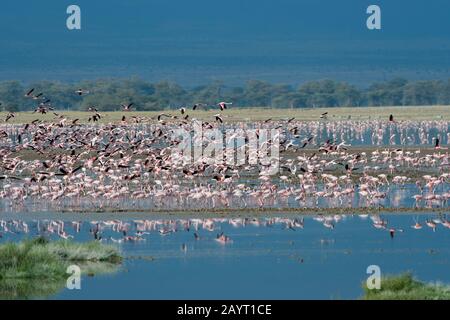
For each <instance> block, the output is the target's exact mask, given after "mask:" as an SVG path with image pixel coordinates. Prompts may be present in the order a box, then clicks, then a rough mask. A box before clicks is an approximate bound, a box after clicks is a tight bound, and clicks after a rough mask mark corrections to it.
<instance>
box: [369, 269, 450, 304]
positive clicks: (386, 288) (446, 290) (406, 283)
mask: <svg viewBox="0 0 450 320" xmlns="http://www.w3.org/2000/svg"><path fill="white" fill-rule="evenodd" d="M363 288H364V296H363V299H365V300H450V287H449V286H445V285H442V284H431V283H424V282H421V281H419V280H416V279H414V277H413V276H412V274H410V273H405V274H402V275H399V276H388V277H385V278H382V279H381V289H380V290H376V289H373V290H369V289H368V288H367V286H366V284H365V283H364V284H363Z"/></svg>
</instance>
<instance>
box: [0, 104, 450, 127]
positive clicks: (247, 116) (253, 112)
mask: <svg viewBox="0 0 450 320" xmlns="http://www.w3.org/2000/svg"><path fill="white" fill-rule="evenodd" d="M56 112H57V113H59V114H60V115H63V116H65V117H67V118H68V119H70V120H74V119H80V121H79V122H80V123H87V122H88V121H87V120H88V118H89V116H90V115H91V113H90V112H83V111H56ZM324 112H328V121H333V120H335V121H336V120H348V119H349V116H350V119H353V120H369V119H384V120H387V119H388V117H389V115H390V114H393V115H394V118H395V119H397V120H440V119H442V120H450V106H423V107H364V108H363V107H361V108H348V107H344V108H317V109H273V108H233V107H230V108H229V109H227V110H224V111H219V110H216V109H215V110H208V111H203V110H196V111H192V110H187V114H189V116H190V118H197V119H199V120H206V121H214V118H213V115H214V114H217V113H220V114H222V116H223V118H224V120H225V121H228V122H235V121H262V120H265V119H268V118H271V119H272V120H282V119H289V118H292V117H295V118H296V119H297V120H303V121H313V120H319V119H320V118H319V117H320V115H321V114H322V113H324ZM100 113H101V115H102V116H103V118H102V119H101V121H100V123H110V122H119V121H121V119H122V116H123V115H125V116H126V117H127V118H128V119H130V118H131V117H132V116H139V117H153V118H156V117H157V116H158V115H159V114H161V113H165V114H170V115H177V116H181V114H180V112H179V111H178V110H164V111H146V112H100ZM6 114H7V113H5V112H0V119H1V120H0V121H1V122H3V121H4V119H5V118H6ZM35 119H40V120H42V121H47V122H49V121H53V120H54V119H55V115H54V114H53V113H51V112H50V113H48V114H45V115H41V114H37V113H32V112H19V113H16V116H15V118H12V119H11V120H9V121H8V123H28V122H31V121H33V120H35ZM164 119H165V120H167V118H164ZM154 121H155V122H156V120H154ZM168 121H170V120H168Z"/></svg>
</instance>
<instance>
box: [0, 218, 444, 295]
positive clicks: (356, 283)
mask: <svg viewBox="0 0 450 320" xmlns="http://www.w3.org/2000/svg"><path fill="white" fill-rule="evenodd" d="M431 217H434V216H423V215H422V216H420V217H416V216H412V215H386V216H384V217H382V218H384V219H387V220H388V224H389V226H388V228H390V227H393V228H398V229H403V232H396V234H395V236H394V238H391V237H390V235H389V232H388V231H387V230H381V229H376V228H374V227H373V225H372V221H371V219H370V218H365V219H364V218H361V217H359V216H356V215H355V216H348V217H345V218H343V219H342V220H340V221H338V222H336V221H335V222H333V223H334V226H335V227H334V229H328V228H325V227H324V226H323V224H322V223H321V222H318V221H315V220H313V218H312V217H306V218H305V220H304V229H301V228H294V229H290V228H286V225H285V223H275V224H273V225H271V226H265V225H264V224H265V219H264V218H261V219H260V226H254V225H252V224H250V223H249V224H247V225H245V226H244V227H234V226H232V225H230V224H229V223H228V221H227V220H224V221H223V222H218V221H216V222H215V223H214V225H215V229H214V230H213V231H207V230H205V229H202V228H201V227H200V228H199V229H198V231H194V230H193V227H192V226H191V228H190V230H189V231H187V230H183V229H182V228H181V227H179V226H180V224H177V225H178V227H177V231H176V232H171V233H169V234H168V235H164V236H163V235H161V234H160V233H159V232H158V231H157V230H150V234H148V235H144V236H143V238H144V239H145V241H139V242H123V243H120V244H116V245H118V246H119V247H120V249H121V250H122V252H123V254H124V255H125V256H126V257H127V259H125V262H124V264H123V265H122V267H121V268H120V271H119V272H117V273H115V274H109V275H100V276H95V277H84V278H83V279H82V284H81V290H68V289H64V290H63V291H61V292H60V293H59V294H57V295H56V296H54V297H53V298H55V299H80V298H81V299H99V298H100V299H118V298H121V299H353V298H357V297H359V296H361V295H362V289H361V283H362V282H363V281H365V279H367V277H368V275H367V274H366V269H367V267H368V266H369V265H378V266H380V268H381V272H382V274H398V273H401V272H404V271H412V272H413V273H414V275H415V276H417V277H418V278H419V279H421V280H425V281H433V282H434V281H442V282H444V283H450V273H449V272H448V270H449V267H450V260H449V258H450V255H449V253H450V229H449V228H446V227H444V226H443V225H442V224H438V226H437V229H436V231H435V232H433V231H432V229H431V228H429V227H427V226H426V225H425V218H431ZM417 219H419V222H420V223H421V224H422V225H423V228H422V229H421V230H416V229H413V228H412V227H411V226H412V225H413V224H414V223H415V220H417ZM131 223H132V222H131ZM29 225H30V230H31V232H30V234H32V233H33V222H30V223H29ZM91 227H92V224H90V223H84V225H83V227H82V229H81V232H79V233H77V234H75V233H74V232H71V231H72V230H71V229H70V227H66V229H67V232H68V233H71V234H75V240H76V241H86V240H88V239H91V238H92V234H91V233H89V229H90V228H91ZM158 228H160V227H158ZM158 228H157V229H158ZM133 232H134V231H133V228H131V229H130V230H129V231H128V233H129V234H130V235H131V234H133ZM194 232H197V234H198V235H199V236H200V239H199V240H196V239H195V238H194V235H193V234H194ZM221 232H224V234H226V235H227V236H229V237H230V238H231V239H232V242H230V243H226V244H221V243H219V242H217V241H215V238H216V235H217V234H218V233H221ZM110 236H113V238H114V239H118V238H120V235H119V233H117V232H113V231H111V230H107V229H104V230H103V232H102V237H103V239H104V240H105V239H109V237H110ZM20 237H21V236H20V235H12V234H11V235H6V234H4V236H3V239H1V241H2V242H3V241H6V240H7V239H10V240H13V239H19V238H20ZM52 237H56V236H52ZM104 242H106V243H107V242H111V241H110V240H106V241H104ZM183 244H185V246H186V248H187V249H186V250H182V245H183ZM137 256H152V257H153V258H154V260H152V261H150V260H144V259H136V257H137Z"/></svg>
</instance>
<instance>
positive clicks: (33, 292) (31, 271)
mask: <svg viewBox="0 0 450 320" xmlns="http://www.w3.org/2000/svg"><path fill="white" fill-rule="evenodd" d="M121 261H122V257H121V256H120V254H119V251H118V250H117V248H115V247H113V246H109V245H103V244H101V243H99V242H87V243H75V242H71V241H56V242H49V241H47V240H46V239H44V238H37V239H34V240H25V241H23V242H20V243H6V244H2V245H0V298H2V299H12V298H33V297H47V296H50V295H52V294H55V293H57V292H58V291H59V290H61V289H62V288H63V287H64V285H65V281H66V279H67V277H68V276H69V275H68V274H67V273H66V270H67V267H68V266H69V265H71V264H76V265H78V266H79V267H80V268H81V272H82V273H83V274H88V275H93V274H104V273H112V272H115V271H116V270H117V267H118V264H119V263H120V262H121Z"/></svg>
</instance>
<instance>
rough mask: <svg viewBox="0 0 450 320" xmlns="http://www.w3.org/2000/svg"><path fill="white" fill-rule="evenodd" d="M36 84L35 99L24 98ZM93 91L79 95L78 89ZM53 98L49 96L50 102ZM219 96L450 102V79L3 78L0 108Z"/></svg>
mask: <svg viewBox="0 0 450 320" xmlns="http://www.w3.org/2000/svg"><path fill="white" fill-rule="evenodd" d="M31 88H34V91H33V92H34V94H36V95H38V94H39V93H42V95H41V96H39V97H38V98H36V99H30V98H29V97H25V96H24V95H25V93H27V92H28V91H29V90H30V89H31ZM79 89H82V90H84V91H89V93H88V94H83V95H79V94H77V93H76V91H77V90H79ZM48 100H50V101H48ZM220 101H230V102H233V107H273V108H320V107H356V106H417V105H423V106H426V105H450V79H449V80H446V81H444V80H425V81H408V80H406V79H393V80H389V81H385V82H380V83H374V84H372V85H370V86H369V87H367V88H358V87H356V86H354V85H351V84H349V83H346V82H341V81H333V80H320V81H310V82H306V83H304V84H302V85H300V86H298V87H297V88H296V87H294V86H292V85H287V84H272V83H269V82H265V81H260V80H250V81H248V82H246V84H245V85H244V86H226V85H224V84H223V83H222V82H220V81H214V82H211V83H209V84H206V85H202V86H196V87H192V88H186V87H182V86H180V85H178V84H176V83H173V82H168V81H161V82H157V83H150V82H147V81H145V80H142V79H139V78H130V79H100V80H92V81H82V82H77V83H62V82H56V81H38V82H34V83H31V84H27V85H25V84H23V83H22V82H20V81H3V82H0V103H1V105H0V110H4V111H30V110H34V109H36V107H37V106H38V104H39V103H43V102H46V103H48V104H50V105H51V106H52V107H53V108H54V109H55V110H87V109H88V108H89V107H91V106H95V107H96V108H97V110H99V111H113V110H120V109H121V107H120V106H121V105H122V104H129V103H133V110H140V111H145V110H165V109H176V108H181V107H190V106H192V105H194V104H205V105H207V106H210V107H212V106H216V104H217V103H218V102H220Z"/></svg>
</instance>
